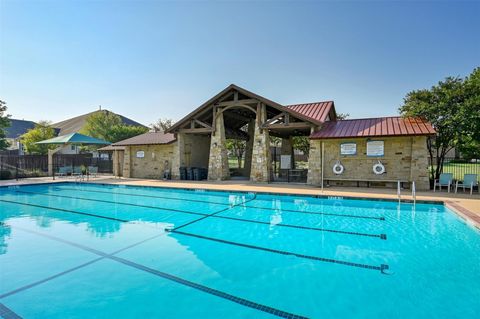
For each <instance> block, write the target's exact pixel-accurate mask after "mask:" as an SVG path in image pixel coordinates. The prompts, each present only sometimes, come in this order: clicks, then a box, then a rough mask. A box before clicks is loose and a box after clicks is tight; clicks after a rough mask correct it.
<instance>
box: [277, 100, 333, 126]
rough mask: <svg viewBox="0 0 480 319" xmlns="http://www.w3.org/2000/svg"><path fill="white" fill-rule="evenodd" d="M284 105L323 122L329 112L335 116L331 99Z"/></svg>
mask: <svg viewBox="0 0 480 319" xmlns="http://www.w3.org/2000/svg"><path fill="white" fill-rule="evenodd" d="M285 107H287V108H289V109H291V110H293V111H295V112H298V113H300V114H303V115H305V116H307V117H309V118H311V119H314V120H317V121H319V122H325V121H326V120H327V117H328V115H329V114H331V115H333V117H335V109H334V104H333V101H325V102H314V103H304V104H291V105H285ZM332 111H333V112H332ZM331 117H332V116H331Z"/></svg>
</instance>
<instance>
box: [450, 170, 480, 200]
mask: <svg viewBox="0 0 480 319" xmlns="http://www.w3.org/2000/svg"><path fill="white" fill-rule="evenodd" d="M476 186H478V179H477V174H465V175H463V181H457V183H456V185H455V194H456V193H457V191H458V187H462V188H463V191H464V192H465V188H470V195H472V194H473V188H474V187H476ZM479 191H480V190H479Z"/></svg>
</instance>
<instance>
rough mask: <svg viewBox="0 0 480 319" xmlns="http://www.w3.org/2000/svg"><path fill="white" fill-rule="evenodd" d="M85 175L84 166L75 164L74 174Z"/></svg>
mask: <svg viewBox="0 0 480 319" xmlns="http://www.w3.org/2000/svg"><path fill="white" fill-rule="evenodd" d="M81 175H83V172H82V168H81V167H80V166H75V167H74V168H73V172H72V176H81Z"/></svg>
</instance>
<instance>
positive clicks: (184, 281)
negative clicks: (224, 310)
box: [14, 226, 308, 319]
mask: <svg viewBox="0 0 480 319" xmlns="http://www.w3.org/2000/svg"><path fill="white" fill-rule="evenodd" d="M14 228H17V229H21V230H23V231H25V232H29V233H32V234H36V235H39V236H43V237H46V238H49V239H52V240H56V241H59V242H62V243H64V244H67V245H71V246H74V247H77V248H80V249H83V250H86V251H88V252H91V253H94V254H96V255H99V256H101V257H103V258H107V259H110V260H113V261H116V262H118V263H121V264H124V265H126V266H130V267H132V268H135V269H137V270H141V271H144V272H147V273H150V274H152V275H155V276H157V277H161V278H164V279H167V280H170V281H173V282H175V283H178V284H182V285H184V286H187V287H190V288H193V289H196V290H199V291H202V292H205V293H208V294H211V295H213V296H217V297H220V298H223V299H226V300H229V301H231V302H235V303H237V304H240V305H242V306H245V307H249V308H253V309H255V310H258V311H263V312H266V313H269V314H272V315H275V316H277V317H281V318H287V319H308V317H304V316H300V315H296V314H293V313H290V312H286V311H283V310H280V309H276V308H273V307H270V306H266V305H263V304H259V303H256V302H254V301H250V300H248V299H244V298H241V297H237V296H234V295H231V294H229V293H226V292H223V291H220V290H217V289H214V288H210V287H208V286H204V285H201V284H197V283H195V282H193V281H189V280H187V279H183V278H181V277H177V276H175V275H172V274H169V273H166V272H162V271H159V270H156V269H153V268H150V267H147V266H144V265H141V264H138V263H136V262H133V261H130V260H128V259H124V258H121V257H117V256H114V255H113V254H107V253H104V252H102V251H99V250H96V249H94V248H90V247H88V246H84V245H81V244H77V243H75V242H71V241H69V240H65V239H62V238H59V237H56V236H51V235H48V234H44V233H41V232H37V231H34V230H30V229H25V228H22V227H17V226H14Z"/></svg>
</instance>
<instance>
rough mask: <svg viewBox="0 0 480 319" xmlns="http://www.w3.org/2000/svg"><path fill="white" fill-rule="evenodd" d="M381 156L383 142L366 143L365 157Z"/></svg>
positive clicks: (383, 150) (383, 152)
mask: <svg viewBox="0 0 480 319" xmlns="http://www.w3.org/2000/svg"><path fill="white" fill-rule="evenodd" d="M383 155H385V149H384V144H383V141H368V142H367V156H383Z"/></svg>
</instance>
